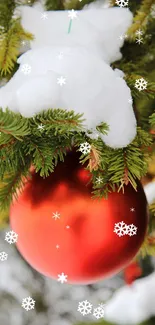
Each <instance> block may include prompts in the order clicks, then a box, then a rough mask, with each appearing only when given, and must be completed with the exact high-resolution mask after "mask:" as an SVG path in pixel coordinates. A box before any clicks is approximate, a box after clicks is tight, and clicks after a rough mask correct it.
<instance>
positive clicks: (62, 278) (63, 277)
mask: <svg viewBox="0 0 155 325" xmlns="http://www.w3.org/2000/svg"><path fill="white" fill-rule="evenodd" d="M67 277H68V276H67V275H65V274H64V273H61V274H58V281H59V282H61V283H64V282H67Z"/></svg>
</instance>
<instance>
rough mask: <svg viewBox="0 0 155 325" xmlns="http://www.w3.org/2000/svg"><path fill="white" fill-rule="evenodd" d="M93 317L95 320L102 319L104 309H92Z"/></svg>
mask: <svg viewBox="0 0 155 325" xmlns="http://www.w3.org/2000/svg"><path fill="white" fill-rule="evenodd" d="M93 316H95V318H97V319H99V318H102V317H104V309H103V307H97V308H94V310H93Z"/></svg>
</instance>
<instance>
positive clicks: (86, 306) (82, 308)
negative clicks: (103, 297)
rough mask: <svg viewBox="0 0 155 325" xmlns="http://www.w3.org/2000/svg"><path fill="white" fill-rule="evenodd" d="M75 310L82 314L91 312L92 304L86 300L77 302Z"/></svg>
mask: <svg viewBox="0 0 155 325" xmlns="http://www.w3.org/2000/svg"><path fill="white" fill-rule="evenodd" d="M77 311H79V312H80V313H81V314H82V315H83V316H85V315H88V314H91V311H92V304H91V303H90V302H89V301H87V300H83V301H81V302H79V305H78V309H77Z"/></svg>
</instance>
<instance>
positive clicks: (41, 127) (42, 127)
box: [38, 123, 45, 131]
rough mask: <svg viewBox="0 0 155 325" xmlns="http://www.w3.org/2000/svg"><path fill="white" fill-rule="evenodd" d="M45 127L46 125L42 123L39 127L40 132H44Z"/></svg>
mask: <svg viewBox="0 0 155 325" xmlns="http://www.w3.org/2000/svg"><path fill="white" fill-rule="evenodd" d="M44 127H45V125H43V124H42V123H41V124H39V125H38V130H41V131H43V129H44Z"/></svg>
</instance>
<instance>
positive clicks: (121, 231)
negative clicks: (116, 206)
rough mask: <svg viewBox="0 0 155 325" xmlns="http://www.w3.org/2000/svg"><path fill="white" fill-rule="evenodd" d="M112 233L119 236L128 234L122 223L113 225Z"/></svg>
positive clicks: (125, 226) (124, 224)
mask: <svg viewBox="0 0 155 325" xmlns="http://www.w3.org/2000/svg"><path fill="white" fill-rule="evenodd" d="M114 232H115V233H116V234H117V235H118V236H119V237H121V236H124V235H127V234H128V226H127V225H126V223H125V222H124V221H121V222H118V223H115V227H114Z"/></svg>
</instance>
